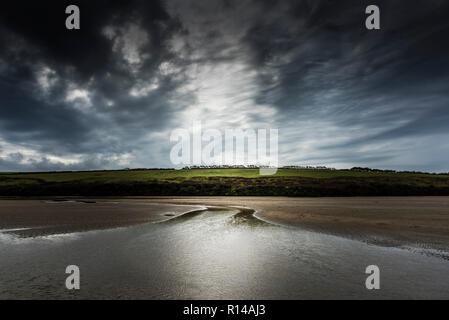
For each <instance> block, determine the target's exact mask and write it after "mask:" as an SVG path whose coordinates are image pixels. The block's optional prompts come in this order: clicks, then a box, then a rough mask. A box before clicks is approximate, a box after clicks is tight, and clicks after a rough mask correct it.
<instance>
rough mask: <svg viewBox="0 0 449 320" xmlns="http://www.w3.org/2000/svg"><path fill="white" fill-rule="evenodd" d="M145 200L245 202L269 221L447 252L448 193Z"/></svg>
mask: <svg viewBox="0 0 449 320" xmlns="http://www.w3.org/2000/svg"><path fill="white" fill-rule="evenodd" d="M148 201H157V202H168V203H177V204H181V203H182V204H203V205H215V206H245V207H249V208H253V209H254V210H256V216H257V217H258V218H260V219H262V220H265V221H268V222H271V223H276V224H282V225H287V226H295V227H300V228H303V229H307V230H311V231H317V232H322V233H327V234H332V235H338V236H343V237H346V238H351V239H356V240H361V241H365V242H369V243H374V244H380V245H385V246H410V247H419V248H426V249H437V250H444V251H446V252H449V197H366V198H365V197H361V198H284V197H184V198H176V199H173V198H171V199H170V198H159V199H152V200H148Z"/></svg>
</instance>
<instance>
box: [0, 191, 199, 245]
mask: <svg viewBox="0 0 449 320" xmlns="http://www.w3.org/2000/svg"><path fill="white" fill-rule="evenodd" d="M201 208H202V207H201V206H197V205H194V206H189V205H172V204H158V203H152V202H144V201H138V202H137V201H123V200H117V201H115V200H70V201H47V200H1V201H0V230H9V231H7V232H10V233H14V234H16V235H19V236H22V237H35V236H45V235H51V234H62V233H72V232H82V231H89V230H99V229H111V228H118V227H126V226H131V225H137V224H144V223H156V222H162V221H165V220H168V219H171V218H173V217H176V216H179V215H181V214H184V213H186V212H189V211H192V210H199V209H201Z"/></svg>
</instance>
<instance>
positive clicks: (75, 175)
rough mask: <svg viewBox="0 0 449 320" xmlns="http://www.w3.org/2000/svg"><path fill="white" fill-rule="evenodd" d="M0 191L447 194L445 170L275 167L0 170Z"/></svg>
mask: <svg viewBox="0 0 449 320" xmlns="http://www.w3.org/2000/svg"><path fill="white" fill-rule="evenodd" d="M0 196H3V197H11V196H13V197H14V196H19V197H34V196H291V197H332V196H449V175H447V174H426V173H416V172H394V171H382V170H374V169H368V168H354V169H352V170H331V169H280V170H279V171H278V173H277V174H276V175H274V176H260V175H259V170H257V169H244V168H241V169H189V170H119V171H90V172H52V173H0Z"/></svg>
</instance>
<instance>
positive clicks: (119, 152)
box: [0, 0, 449, 171]
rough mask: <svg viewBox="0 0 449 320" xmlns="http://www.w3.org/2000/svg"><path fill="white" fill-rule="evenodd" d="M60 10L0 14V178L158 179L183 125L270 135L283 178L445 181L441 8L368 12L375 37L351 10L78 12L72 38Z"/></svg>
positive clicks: (325, 6)
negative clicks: (104, 172) (391, 172)
mask: <svg viewBox="0 0 449 320" xmlns="http://www.w3.org/2000/svg"><path fill="white" fill-rule="evenodd" d="M68 4H70V3H69V2H68V1H65V0H64V1H58V2H54V3H53V2H48V3H30V4H27V10H26V11H24V10H22V8H21V5H22V4H19V3H9V4H7V5H5V6H4V8H3V10H2V12H1V13H0V21H1V22H0V41H2V43H3V44H6V45H4V46H2V47H1V48H0V144H1V145H3V146H8V148H6V147H3V148H0V159H1V160H0V170H2V171H7V170H63V169H64V170H65V169H70V168H72V169H101V168H108V169H112V168H122V167H124V166H126V167H171V166H172V164H171V163H170V162H169V154H170V148H171V144H170V141H169V137H170V133H171V131H172V130H174V129H176V128H189V127H190V126H191V123H192V121H194V120H197V121H198V120H199V121H202V123H203V126H204V129H209V128H215V129H221V130H224V129H225V128H241V129H248V128H253V129H257V128H275V129H276V128H278V129H280V141H279V147H280V153H281V154H280V162H281V164H285V165H289V164H311V165H329V166H337V167H350V166H373V167H380V168H392V169H419V170H429V171H449V167H448V165H447V164H446V161H445V159H447V156H448V155H449V146H448V144H447V143H445V142H444V141H446V140H447V137H448V135H449V130H448V128H449V127H448V126H447V123H448V122H447V121H448V120H449V108H448V107H449V106H448V104H449V94H448V92H449V81H448V80H449V63H448V62H449V61H448V59H449V43H448V42H447V41H446V37H447V31H448V30H447V29H448V26H447V22H446V21H447V15H446V14H445V13H446V12H449V4H447V3H446V2H444V1H437V0H434V1H424V0H418V1H416V2H415V3H414V5H413V6H411V5H409V4H407V3H406V2H405V1H394V2H392V1H385V0H379V1H377V4H378V5H379V6H380V8H381V19H382V20H381V26H382V29H381V30H380V31H368V30H366V29H365V28H364V19H365V13H364V11H365V10H364V9H365V7H366V6H367V5H368V4H371V3H370V2H369V1H359V0H357V1H355V0H346V1H324V0H315V1H308V0H299V1H298V0H296V1H293V0H292V1H255V0H254V1H253V0H240V1H236V0H223V1H194V0H182V1H181V0H166V1H151V2H150V1H143V0H131V1H126V2H123V1H107V5H106V1H103V0H99V1H86V0H80V1H78V5H79V7H80V9H81V30H78V31H73V30H72V31H68V30H66V29H65V28H64V19H65V14H64V12H65V7H66V6H67V5H68ZM420 150H425V153H424V152H421V151H420ZM429 155H432V156H429Z"/></svg>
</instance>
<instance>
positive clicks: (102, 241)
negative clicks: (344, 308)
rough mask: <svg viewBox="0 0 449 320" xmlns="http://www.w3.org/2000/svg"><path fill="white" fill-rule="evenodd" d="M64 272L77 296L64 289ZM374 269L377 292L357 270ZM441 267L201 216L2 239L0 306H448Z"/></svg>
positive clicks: (220, 215)
mask: <svg viewBox="0 0 449 320" xmlns="http://www.w3.org/2000/svg"><path fill="white" fill-rule="evenodd" d="M68 265H76V266H78V267H79V268H80V273H81V277H80V282H81V289H80V290H74V291H69V290H67V289H66V287H65V280H66V277H67V276H68V275H67V274H65V270H66V267H67V266H68ZM369 265H377V266H378V267H379V268H380V283H381V289H380V290H372V291H370V290H367V289H366V287H365V280H366V278H367V276H368V275H367V274H365V269H366V267H367V266H369ZM448 279H449V261H447V260H445V259H442V258H439V257H437V256H429V255H426V254H423V253H422V252H413V251H411V250H406V249H401V248H387V247H380V246H375V245H370V244H366V243H363V242H359V241H353V240H349V239H344V238H340V237H335V236H330V235H325V234H320V233H314V232H309V231H304V230H300V229H296V228H287V227H283V226H276V225H271V224H268V223H265V222H263V221H261V220H258V219H257V218H255V217H253V215H252V213H251V211H249V210H239V209H237V208H235V209H234V208H228V209H219V208H209V209H207V210H199V211H195V212H191V213H188V214H186V215H183V216H180V217H177V218H175V219H172V220H170V221H166V222H163V223H157V224H145V225H138V226H133V227H126V228H118V229H111V230H102V231H89V232H83V233H73V234H65V235H53V236H46V237H36V238H19V237H17V236H15V235H13V234H11V233H8V232H6V230H3V232H2V231H0V299H430V298H436V299H443V298H445V299H448V298H449V280H448Z"/></svg>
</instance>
